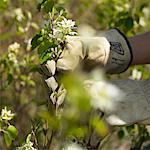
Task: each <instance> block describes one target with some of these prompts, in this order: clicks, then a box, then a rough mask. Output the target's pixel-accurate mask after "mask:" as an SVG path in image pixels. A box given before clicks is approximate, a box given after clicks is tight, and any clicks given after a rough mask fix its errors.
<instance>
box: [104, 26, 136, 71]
mask: <svg viewBox="0 0 150 150" xmlns="http://www.w3.org/2000/svg"><path fill="white" fill-rule="evenodd" d="M104 36H105V37H106V38H107V40H108V41H109V43H110V54H109V58H108V60H107V63H106V64H105V68H106V72H107V73H110V74H112V73H113V74H114V73H122V72H124V71H126V70H127V69H128V68H129V66H130V65H131V62H132V59H133V55H132V48H131V46H130V43H129V41H128V39H127V37H126V36H125V35H124V34H123V33H122V32H121V31H120V30H118V29H111V30H109V31H107V32H105V33H104Z"/></svg>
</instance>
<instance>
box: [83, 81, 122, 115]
mask: <svg viewBox="0 0 150 150" xmlns="http://www.w3.org/2000/svg"><path fill="white" fill-rule="evenodd" d="M85 85H86V87H87V90H88V92H89V93H90V95H91V104H92V106H93V107H94V108H96V109H100V110H102V111H106V110H107V112H108V111H112V110H114V109H115V107H116V105H117V102H118V101H120V100H121V98H122V96H123V92H122V91H121V90H120V89H118V88H117V87H116V86H115V85H112V84H110V83H107V82H106V81H90V80H89V81H88V80H87V81H85Z"/></svg>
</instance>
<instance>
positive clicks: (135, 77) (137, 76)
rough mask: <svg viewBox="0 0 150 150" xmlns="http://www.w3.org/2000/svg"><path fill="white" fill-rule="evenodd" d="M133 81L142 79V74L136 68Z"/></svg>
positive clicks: (132, 76) (133, 72) (132, 77)
mask: <svg viewBox="0 0 150 150" xmlns="http://www.w3.org/2000/svg"><path fill="white" fill-rule="evenodd" d="M130 78H131V79H134V80H140V79H141V78H142V72H141V71H139V70H137V69H136V68H135V69H133V70H132V74H131V77H130Z"/></svg>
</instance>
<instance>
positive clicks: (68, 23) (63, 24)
mask: <svg viewBox="0 0 150 150" xmlns="http://www.w3.org/2000/svg"><path fill="white" fill-rule="evenodd" d="M57 25H58V26H60V27H63V28H72V27H74V26H75V21H72V20H70V19H68V20H67V19H66V18H64V20H62V21H61V22H58V23H57Z"/></svg>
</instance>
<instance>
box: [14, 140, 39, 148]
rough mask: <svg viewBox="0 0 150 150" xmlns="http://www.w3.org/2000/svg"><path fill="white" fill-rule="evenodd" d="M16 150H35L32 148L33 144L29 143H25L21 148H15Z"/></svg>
mask: <svg viewBox="0 0 150 150" xmlns="http://www.w3.org/2000/svg"><path fill="white" fill-rule="evenodd" d="M16 150H37V149H36V148H34V147H33V143H32V142H31V141H29V142H28V143H25V144H24V145H23V146H21V147H17V149H16Z"/></svg>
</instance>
